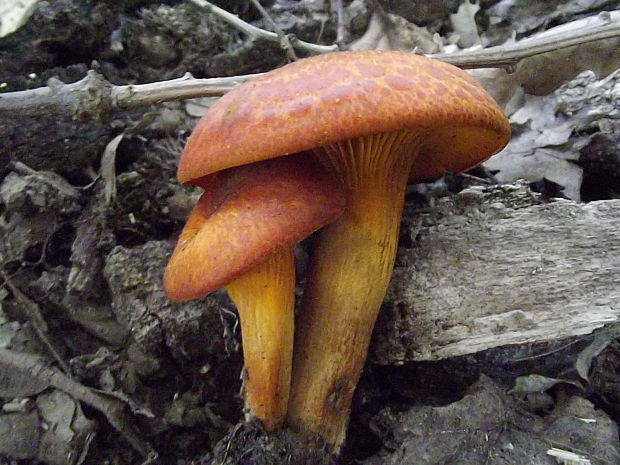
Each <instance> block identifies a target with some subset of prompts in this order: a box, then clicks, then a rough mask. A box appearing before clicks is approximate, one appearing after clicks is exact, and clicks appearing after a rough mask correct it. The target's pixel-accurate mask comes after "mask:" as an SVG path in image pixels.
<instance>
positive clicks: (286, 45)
mask: <svg viewBox="0 0 620 465" xmlns="http://www.w3.org/2000/svg"><path fill="white" fill-rule="evenodd" d="M250 2H251V3H252V5H254V8H256V9H257V10H258V12H259V13H260V14H261V15H262V16H263V18H264V19H265V20H266V21H267V22H268V23H269V24H270V25H271V27H272V28H273V30H274V31H276V34H278V38H279V40H280V46H281V47H282V48H283V49H284V50H286V55H287V56H288V59H289V60H290V61H296V60H297V55H296V54H295V49H294V48H293V44H291V41H290V40H289V39H288V36H287V35H286V34H285V33H284V31H283V30H282V28H281V27H280V26H278V25H277V24H276V22H275V21H274V20H273V19H272V18H271V16H269V13H267V10H265V9H264V8H263V5H261V4H260V2H259V1H258V0H250Z"/></svg>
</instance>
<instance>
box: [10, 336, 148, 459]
mask: <svg viewBox="0 0 620 465" xmlns="http://www.w3.org/2000/svg"><path fill="white" fill-rule="evenodd" d="M0 364H2V365H5V367H9V368H11V369H13V370H16V371H19V372H21V373H25V374H27V375H29V376H32V377H33V378H35V379H37V380H39V381H42V382H43V383H45V384H47V385H49V386H52V387H54V388H56V389H59V390H60V391H63V392H65V393H67V394H69V395H70V396H71V397H73V398H75V399H78V400H80V401H82V402H84V403H86V404H88V405H90V406H91V407H93V408H95V409H97V410H99V411H100V412H101V413H102V414H103V415H105V417H106V418H107V420H108V421H109V422H110V424H111V425H112V426H113V427H114V429H116V430H117V431H118V432H119V433H120V434H121V435H122V436H123V437H124V438H125V439H126V440H127V442H129V444H131V446H132V447H133V448H134V449H135V450H136V451H137V452H138V453H139V454H140V455H141V456H143V457H146V456H148V455H150V454H153V453H154V451H153V449H152V447H151V446H150V445H149V444H148V443H147V442H146V441H144V440H143V439H142V438H141V437H140V436H139V434H138V433H137V431H136V430H135V428H134V426H133V423H132V422H131V420H130V419H129V417H128V416H127V414H126V412H125V405H124V404H123V403H122V402H121V401H120V400H118V399H116V398H113V397H108V396H106V395H104V394H100V393H98V392H96V391H94V390H93V389H91V388H89V387H86V386H84V385H82V384H80V383H78V382H77V381H74V380H72V379H71V378H69V377H68V376H66V375H65V374H63V373H62V372H60V371H59V370H57V369H56V368H52V367H48V366H46V365H45V364H44V363H43V362H42V361H41V359H40V358H39V357H37V356H35V355H31V354H26V353H23V352H15V351H12V350H7V349H2V348H0Z"/></svg>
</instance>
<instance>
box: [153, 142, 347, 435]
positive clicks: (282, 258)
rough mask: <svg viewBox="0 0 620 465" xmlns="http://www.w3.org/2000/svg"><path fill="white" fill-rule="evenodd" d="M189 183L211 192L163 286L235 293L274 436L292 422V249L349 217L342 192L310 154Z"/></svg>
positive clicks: (253, 376) (253, 409)
mask: <svg viewBox="0 0 620 465" xmlns="http://www.w3.org/2000/svg"><path fill="white" fill-rule="evenodd" d="M192 147H193V146H192V144H189V145H188V149H187V150H189V151H191V150H192ZM187 150H186V152H185V153H188V151H187ZM186 160H187V157H185V158H183V159H182V161H181V165H180V166H181V168H183V169H185V168H186V165H185V161H186ZM184 172H190V173H191V170H185V171H184ZM183 180H184V181H188V182H190V183H192V184H195V185H198V186H200V187H202V188H203V189H204V193H203V194H202V196H201V197H200V199H199V200H198V202H197V203H196V205H195V206H194V208H193V209H192V211H191V213H190V215H189V218H188V220H187V223H186V225H185V227H184V229H183V231H182V232H181V235H180V237H179V241H178V243H177V245H176V248H175V250H174V252H173V254H172V257H171V258H170V261H169V263H168V266H167V268H166V271H165V274H164V289H165V291H166V294H167V295H168V297H169V298H170V299H172V300H175V301H183V300H187V299H192V298H196V297H201V296H204V295H206V294H208V293H210V292H212V291H214V290H216V289H218V288H220V287H222V286H225V287H226V290H227V291H228V294H229V296H230V297H231V299H232V301H233V302H234V303H235V305H236V307H237V310H238V313H239V320H240V325H241V335H242V341H243V355H244V366H245V375H246V380H245V385H244V388H245V402H246V409H247V410H248V412H249V415H250V416H254V417H257V418H258V419H259V420H261V421H262V423H263V426H264V427H265V429H267V430H273V429H275V428H276V427H277V426H279V425H280V424H281V423H282V422H283V420H284V418H285V415H286V407H287V402H288V397H289V389H290V376H291V362H292V351H293V331H294V329H293V328H294V302H295V295H294V291H295V267H294V259H293V245H294V244H295V243H297V242H299V241H301V240H302V239H303V238H304V237H306V236H308V235H309V234H310V233H312V232H313V231H315V230H316V229H318V228H320V227H321V226H323V225H324V224H326V223H327V222H328V221H330V220H332V219H333V218H334V217H335V216H336V215H338V214H340V213H341V212H342V209H343V207H344V196H343V191H342V190H341V189H340V187H339V185H338V184H336V183H335V181H334V179H333V178H332V177H331V176H330V175H327V173H326V172H325V170H324V169H323V168H322V167H321V166H320V165H319V164H318V163H317V162H316V161H315V160H313V159H311V158H310V157H309V156H308V155H307V154H297V155H294V156H290V157H284V158H280V159H276V160H266V161H262V162H259V163H254V164H250V165H245V166H240V167H235V168H230V169H227V170H223V171H220V172H217V173H215V174H212V175H207V176H205V172H204V171H194V172H193V174H192V175H191V176H190V177H189V178H187V179H185V178H184V179H183Z"/></svg>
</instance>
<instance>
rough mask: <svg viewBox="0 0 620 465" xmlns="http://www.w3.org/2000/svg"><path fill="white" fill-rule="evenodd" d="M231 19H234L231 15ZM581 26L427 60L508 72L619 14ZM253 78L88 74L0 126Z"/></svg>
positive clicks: (609, 26) (7, 104) (619, 19)
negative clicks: (135, 80) (130, 81)
mask: <svg viewBox="0 0 620 465" xmlns="http://www.w3.org/2000/svg"><path fill="white" fill-rule="evenodd" d="M192 1H198V0H192ZM214 8H216V7H214ZM228 14H229V15H230V13H228ZM231 16H233V17H234V18H236V16H234V15H231ZM237 20H238V18H237ZM577 22H579V23H580V26H579V27H577V26H575V25H574V23H577ZM582 22H583V20H580V21H576V22H574V23H567V24H564V25H562V26H558V27H557V28H553V29H550V30H549V31H546V32H545V33H543V34H541V35H540V36H537V37H532V38H528V39H523V40H521V41H518V42H515V43H512V44H505V45H501V46H497V47H490V48H488V49H485V50H480V51H463V52H456V53H451V54H434V55H429V56H430V57H431V58H436V59H438V60H442V61H445V62H447V63H451V64H453V65H456V66H459V67H462V68H489V67H509V68H511V67H513V66H514V65H516V64H517V63H518V62H519V61H520V60H523V59H525V58H529V57H532V56H536V55H540V54H543V53H547V52H552V51H555V50H560V49H563V48H567V47H573V46H576V45H580V44H585V43H590V42H593V41H598V40H604V39H610V38H617V37H620V11H612V12H606V13H601V14H599V15H597V16H593V17H591V18H588V21H586V24H585V25H583V23H582ZM571 24H572V25H573V26H572V27H571ZM248 26H250V25H248ZM252 27H254V26H252ZM259 30H260V29H259ZM264 32H266V31H264ZM272 34H273V35H274V37H275V38H277V37H278V36H277V34H275V33H272ZM259 75H260V74H250V75H245V76H233V77H226V78H209V79H196V78H193V77H192V76H191V75H190V74H186V75H185V76H183V77H181V78H177V79H172V80H169V81H161V82H153V83H149V84H137V85H124V86H115V85H113V84H111V83H109V82H108V81H106V80H105V79H104V78H103V76H102V75H101V74H99V73H97V72H95V71H92V70H91V71H89V72H88V74H87V76H86V77H85V78H83V79H82V80H80V81H77V82H75V83H72V84H64V83H62V82H60V81H58V80H52V81H51V82H49V83H48V86H47V87H40V88H38V89H32V90H25V91H18V92H8V93H4V94H0V120H1V119H2V118H13V115H15V113H16V112H18V113H19V114H20V115H32V116H36V115H41V114H50V113H51V114H58V113H63V114H72V115H74V116H75V117H76V118H78V119H86V120H88V119H90V118H97V117H102V116H104V115H106V114H108V113H113V112H117V111H121V110H126V109H131V108H137V107H143V106H147V105H153V104H159V103H162V102H166V101H172V100H183V99H190V98H196V97H213V96H221V95H223V94H225V93H226V92H228V91H230V90H231V89H233V88H234V87H236V86H237V85H239V84H241V83H243V82H245V81H247V80H249V79H252V78H254V77H256V76H259Z"/></svg>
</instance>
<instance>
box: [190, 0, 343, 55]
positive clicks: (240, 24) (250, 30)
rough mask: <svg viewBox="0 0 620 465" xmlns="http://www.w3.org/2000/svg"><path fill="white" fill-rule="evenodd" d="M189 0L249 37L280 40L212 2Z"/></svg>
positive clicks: (327, 48) (304, 45)
mask: <svg viewBox="0 0 620 465" xmlns="http://www.w3.org/2000/svg"><path fill="white" fill-rule="evenodd" d="M189 1H190V2H191V3H193V4H194V5H197V6H199V7H200V8H204V9H205V10H207V11H208V12H209V13H211V14H213V15H215V16H217V17H218V18H220V19H222V20H223V21H226V22H227V23H228V24H230V25H231V26H233V27H234V28H236V29H239V30H240V31H242V32H243V33H245V34H247V35H249V36H250V37H253V38H260V39H264V40H269V41H271V42H281V39H280V36H279V35H278V34H277V33H275V32H271V31H265V30H264V29H260V28H258V27H256V26H252V25H251V24H248V23H246V22H245V21H243V20H241V19H239V18H238V17H237V16H235V15H233V14H232V13H229V12H228V11H226V10H224V9H222V8H219V7H217V6H215V5H213V4H212V3H210V2H207V1H206V0H189ZM252 3H254V2H252ZM287 41H288V38H287ZM289 44H291V47H293V46H294V47H296V48H298V49H300V50H305V51H307V52H311V53H329V52H335V51H336V50H338V46H336V45H318V44H312V43H310V42H306V41H303V40H299V39H295V40H294V41H292V42H291V41H289Z"/></svg>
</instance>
